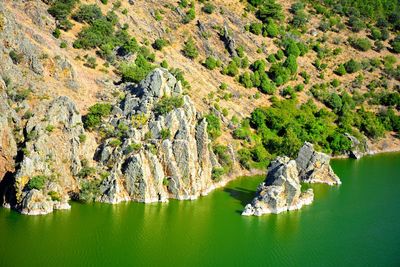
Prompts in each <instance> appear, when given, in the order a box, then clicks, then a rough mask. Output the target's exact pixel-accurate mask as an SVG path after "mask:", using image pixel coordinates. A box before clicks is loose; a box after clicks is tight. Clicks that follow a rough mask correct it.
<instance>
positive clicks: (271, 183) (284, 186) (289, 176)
mask: <svg viewBox="0 0 400 267" xmlns="http://www.w3.org/2000/svg"><path fill="white" fill-rule="evenodd" d="M313 198H314V194H313V191H312V189H309V190H307V191H305V192H301V185H300V179H299V173H298V171H297V166H296V161H294V160H290V159H289V158H288V157H278V158H276V159H275V160H274V161H272V162H271V164H270V166H269V168H268V174H267V178H266V180H265V182H264V183H262V184H261V185H260V186H259V188H258V189H257V196H256V197H255V198H254V200H253V201H252V203H251V204H248V205H246V207H245V209H244V211H243V213H242V215H247V216H248V215H256V216H260V215H262V214H265V213H280V212H283V211H288V210H296V209H300V208H301V207H302V206H303V205H308V204H311V203H312V201H313Z"/></svg>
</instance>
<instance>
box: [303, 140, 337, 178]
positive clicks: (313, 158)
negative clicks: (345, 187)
mask: <svg viewBox="0 0 400 267" xmlns="http://www.w3.org/2000/svg"><path fill="white" fill-rule="evenodd" d="M329 162H330V156H329V155H327V154H325V153H322V152H317V151H315V150H314V146H313V145H312V144H311V143H309V142H305V143H304V145H303V146H302V147H301V148H300V151H299V154H298V155H297V159H296V163H297V168H298V171H299V175H300V179H301V181H303V182H307V183H325V184H329V185H337V184H341V181H340V179H339V177H338V176H337V175H336V174H335V173H334V172H333V170H332V167H331V166H330V165H329Z"/></svg>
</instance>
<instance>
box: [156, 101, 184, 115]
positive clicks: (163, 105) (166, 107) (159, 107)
mask: <svg viewBox="0 0 400 267" xmlns="http://www.w3.org/2000/svg"><path fill="white" fill-rule="evenodd" d="M183 103H184V102H183V98H182V97H174V96H173V97H164V98H162V99H161V100H159V101H158V102H157V104H156V105H155V107H154V112H155V113H157V114H159V115H165V114H167V113H168V112H170V111H172V110H173V109H176V108H180V107H182V106H183Z"/></svg>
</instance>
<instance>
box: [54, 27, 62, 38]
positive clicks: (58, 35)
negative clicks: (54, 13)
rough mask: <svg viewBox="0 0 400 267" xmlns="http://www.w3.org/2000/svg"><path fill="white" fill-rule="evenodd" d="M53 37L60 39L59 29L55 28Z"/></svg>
mask: <svg viewBox="0 0 400 267" xmlns="http://www.w3.org/2000/svg"><path fill="white" fill-rule="evenodd" d="M53 36H54V37H55V38H57V39H58V38H60V36H61V31H60V29H59V28H55V30H54V31H53Z"/></svg>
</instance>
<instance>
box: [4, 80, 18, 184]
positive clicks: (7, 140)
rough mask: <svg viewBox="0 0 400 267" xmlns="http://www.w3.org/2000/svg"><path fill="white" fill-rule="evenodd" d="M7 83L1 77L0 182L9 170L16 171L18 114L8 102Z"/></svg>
mask: <svg viewBox="0 0 400 267" xmlns="http://www.w3.org/2000/svg"><path fill="white" fill-rule="evenodd" d="M5 91H6V85H5V83H4V81H3V79H2V78H1V77H0V182H1V181H2V179H3V177H4V175H5V174H6V173H7V172H12V171H14V167H15V162H14V158H15V156H16V155H17V144H16V141H15V137H14V134H13V128H14V123H15V122H17V121H18V120H19V119H18V116H17V114H16V113H15V111H14V110H13V109H11V108H10V106H9V105H8V103H7V100H8V97H7V95H6V93H5Z"/></svg>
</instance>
